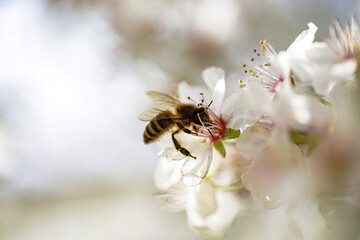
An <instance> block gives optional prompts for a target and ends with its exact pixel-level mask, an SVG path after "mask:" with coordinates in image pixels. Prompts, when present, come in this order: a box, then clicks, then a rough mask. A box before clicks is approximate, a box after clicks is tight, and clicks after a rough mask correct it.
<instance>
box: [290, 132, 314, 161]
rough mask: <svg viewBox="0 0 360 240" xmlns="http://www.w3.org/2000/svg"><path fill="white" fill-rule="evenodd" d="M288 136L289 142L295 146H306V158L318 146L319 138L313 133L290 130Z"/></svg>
mask: <svg viewBox="0 0 360 240" xmlns="http://www.w3.org/2000/svg"><path fill="white" fill-rule="evenodd" d="M289 134H290V139H291V141H292V142H293V143H295V144H296V145H300V144H306V145H308V149H307V153H306V155H307V156H309V155H310V154H311V153H312V151H313V150H314V149H315V148H316V147H317V146H318V144H319V137H318V136H317V135H316V134H315V133H312V134H311V133H306V132H301V131H296V130H291V131H290V132H289Z"/></svg>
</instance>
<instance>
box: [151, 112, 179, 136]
mask: <svg viewBox="0 0 360 240" xmlns="http://www.w3.org/2000/svg"><path fill="white" fill-rule="evenodd" d="M172 117H173V114H172V113H171V112H170V111H164V112H161V113H159V114H158V115H157V116H156V117H155V118H154V119H153V120H151V122H150V123H149V124H148V125H147V126H146V128H145V131H144V143H151V142H153V141H155V140H157V139H158V138H159V137H161V135H163V133H165V132H166V131H167V130H168V129H169V128H170V127H172V126H173V125H174V123H175V122H174V120H173V119H172Z"/></svg>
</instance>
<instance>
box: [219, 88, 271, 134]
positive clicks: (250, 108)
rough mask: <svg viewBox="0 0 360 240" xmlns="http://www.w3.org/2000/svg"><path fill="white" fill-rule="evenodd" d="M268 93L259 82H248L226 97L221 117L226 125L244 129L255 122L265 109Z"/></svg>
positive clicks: (268, 99) (268, 98)
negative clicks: (244, 86)
mask: <svg viewBox="0 0 360 240" xmlns="http://www.w3.org/2000/svg"><path fill="white" fill-rule="evenodd" d="M269 102H270V95H269V93H268V92H267V91H266V89H265V88H264V87H263V86H262V85H260V83H256V82H250V83H249V84H248V86H247V87H246V88H242V89H240V90H239V91H237V92H235V93H233V94H232V95H231V96H230V97H229V98H227V99H226V101H225V103H224V108H223V119H224V120H225V121H226V122H227V127H230V128H233V129H241V130H242V129H244V128H245V127H246V126H248V125H249V124H253V123H254V122H256V121H257V120H258V119H259V118H260V117H261V116H262V115H263V114H264V113H265V111H267V109H266V107H267V106H268V103H269Z"/></svg>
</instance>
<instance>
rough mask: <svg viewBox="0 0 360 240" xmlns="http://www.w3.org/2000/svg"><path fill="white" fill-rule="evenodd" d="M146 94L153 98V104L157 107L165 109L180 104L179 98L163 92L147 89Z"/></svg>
mask: <svg viewBox="0 0 360 240" xmlns="http://www.w3.org/2000/svg"><path fill="white" fill-rule="evenodd" d="M146 94H147V95H148V96H149V97H150V98H151V99H152V100H153V102H154V104H155V105H156V107H157V108H159V109H163V110H166V109H169V108H172V107H176V106H177V105H179V104H181V102H180V101H179V100H177V99H175V98H173V97H171V96H169V95H167V94H165V93H161V92H156V91H147V92H146Z"/></svg>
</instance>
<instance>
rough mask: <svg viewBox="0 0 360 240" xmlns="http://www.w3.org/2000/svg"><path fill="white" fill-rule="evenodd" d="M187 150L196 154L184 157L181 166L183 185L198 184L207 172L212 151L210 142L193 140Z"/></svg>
mask: <svg viewBox="0 0 360 240" xmlns="http://www.w3.org/2000/svg"><path fill="white" fill-rule="evenodd" d="M189 151H190V152H191V153H192V154H193V155H194V156H196V159H193V158H191V157H188V158H186V160H185V162H184V164H183V166H182V168H181V172H182V179H183V182H184V184H185V185H188V186H194V185H197V184H199V183H200V182H201V181H202V180H203V179H204V178H205V177H206V175H207V174H208V172H209V168H210V165H211V162H212V157H213V152H212V145H211V143H210V142H207V141H206V142H200V141H197V142H194V143H193V144H192V145H191V146H190V149H189Z"/></svg>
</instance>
